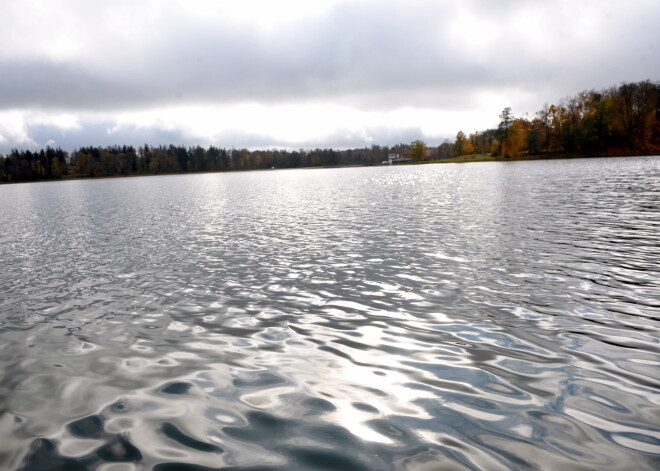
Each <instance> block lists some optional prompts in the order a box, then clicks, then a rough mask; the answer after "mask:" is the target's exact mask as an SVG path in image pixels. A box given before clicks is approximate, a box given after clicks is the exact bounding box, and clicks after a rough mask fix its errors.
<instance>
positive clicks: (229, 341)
mask: <svg viewBox="0 0 660 471" xmlns="http://www.w3.org/2000/svg"><path fill="white" fill-rule="evenodd" d="M0 221H1V224H2V225H1V226H0V266H1V270H0V468H1V469H8V470H19V469H20V470H30V471H33V470H50V469H73V470H79V469H80V470H85V469H90V470H92V469H94V470H103V471H119V470H121V471H125V470H149V469H156V470H160V471H165V470H198V471H199V470H207V469H216V468H219V469H225V468H228V469H254V470H256V469H262V470H263V469H271V470H307V469H310V470H311V469H340V470H363V469H365V470H394V469H396V470H399V469H409V470H431V469H434V470H435V469H443V470H444V469H447V470H495V471H497V470H528V469H543V470H548V469H549V470H555V469H556V470H565V469H579V470H612V469H635V470H652V469H658V468H660V427H659V425H660V408H659V404H660V392H659V386H660V369H659V368H658V367H659V365H660V361H659V360H660V355H659V352H660V340H659V338H660V336H659V331H660V322H659V320H660V271H659V266H660V252H659V249H658V247H660V160H658V159H657V158H626V159H589V160H586V159H583V160H571V161H545V162H518V163H500V162H493V163H480V164H469V165H425V166H418V167H378V168H353V169H326V170H281V171H280V170H278V171H265V172H245V173H227V174H206V175H181V176H163V177H140V178H128V179H110V180H87V181H69V182H53V183H38V184H34V183H33V184H21V185H9V186H2V187H0ZM58 467H59V468H58Z"/></svg>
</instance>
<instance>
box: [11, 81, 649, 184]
mask: <svg viewBox="0 0 660 471" xmlns="http://www.w3.org/2000/svg"><path fill="white" fill-rule="evenodd" d="M659 151H660V82H651V81H648V80H647V81H643V82H638V83H624V84H622V85H620V86H618V87H612V88H610V89H607V90H602V91H599V92H597V91H593V90H591V91H584V92H582V93H579V94H578V95H576V96H574V97H569V98H565V99H564V100H562V101H561V102H560V103H559V104H557V105H549V106H548V105H545V106H544V107H543V109H542V110H540V111H538V112H536V114H535V115H534V116H533V117H530V116H528V115H526V116H523V117H515V116H514V115H513V113H512V111H511V109H510V108H505V109H504V110H503V111H502V113H501V114H500V124H499V126H498V127H497V128H496V129H488V130H485V131H481V132H475V133H472V134H470V135H469V136H468V135H466V134H465V133H464V132H462V131H459V132H458V134H457V135H456V140H455V141H454V142H453V143H452V142H449V141H445V142H444V143H443V144H441V145H439V146H437V147H427V146H426V145H425V144H424V143H423V142H421V141H414V142H412V143H410V144H399V145H396V146H392V147H386V146H378V145H374V146H371V147H370V148H362V149H347V150H333V149H316V150H298V151H291V150H255V151H249V150H247V149H225V148H219V147H215V146H210V147H208V148H203V147H200V146H196V147H185V146H174V145H170V146H158V147H152V146H149V145H147V144H145V145H144V146H142V147H138V148H135V147H133V146H112V147H104V148H101V147H81V148H80V149H76V150H74V151H73V152H71V153H68V152H66V151H64V150H62V149H59V148H56V149H53V148H50V147H47V148H46V149H41V150H38V151H31V150H12V151H11V152H10V153H9V154H7V155H0V182H3V183H4V182H20V181H38V180H53V179H61V178H74V177H78V178H84V177H108V176H121V175H151V174H164V173H183V172H205V171H226V170H249V169H267V168H273V167H275V168H298V167H322V166H323V167H324V166H338V165H376V164H380V163H382V162H383V161H385V160H387V156H388V154H390V153H395V154H399V155H400V156H402V157H403V158H405V159H410V160H440V159H448V158H451V157H455V156H462V155H469V154H490V155H491V156H493V157H498V158H521V157H523V158H524V157H525V156H530V155H552V156H558V155H578V156H579V155H617V154H618V155H626V154H641V153H658V152H659Z"/></svg>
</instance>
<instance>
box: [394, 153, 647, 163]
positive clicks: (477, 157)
mask: <svg viewBox="0 0 660 471" xmlns="http://www.w3.org/2000/svg"><path fill="white" fill-rule="evenodd" d="M657 156H660V151H654V152H630V153H619V152H617V153H614V154H611V155H607V154H605V155H598V154H594V155H581V154H563V153H548V154H526V155H520V156H518V157H502V156H492V155H490V154H470V155H460V156H457V157H450V158H448V159H437V160H417V161H413V162H401V163H396V164H393V165H422V164H462V163H472V162H523V161H528V160H571V159H597V158H621V157H657Z"/></svg>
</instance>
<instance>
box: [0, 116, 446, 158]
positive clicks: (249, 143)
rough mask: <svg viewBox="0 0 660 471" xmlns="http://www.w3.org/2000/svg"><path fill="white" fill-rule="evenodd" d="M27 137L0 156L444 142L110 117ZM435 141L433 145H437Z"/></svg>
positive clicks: (368, 130) (408, 133) (37, 127)
mask: <svg viewBox="0 0 660 471" xmlns="http://www.w3.org/2000/svg"><path fill="white" fill-rule="evenodd" d="M25 128H26V129H25V131H26V134H27V137H28V139H29V140H30V142H32V144H31V145H27V144H26V143H25V142H18V141H13V140H11V139H7V138H6V139H5V140H4V141H0V154H7V153H9V152H10V151H11V149H14V148H29V147H32V148H35V149H39V148H43V147H45V146H47V145H50V146H51V147H61V148H62V149H64V150H66V151H69V152H71V151H73V150H74V149H76V148H80V147H83V146H102V147H103V146H113V145H133V146H141V145H143V144H149V145H154V146H157V145H170V144H175V145H184V146H195V145H203V146H209V145H215V146H218V147H225V148H231V147H234V148H243V147H245V148H250V149H272V148H289V149H314V148H335V149H345V148H359V147H370V146H371V145H372V144H379V145H393V144H398V143H402V142H411V141H413V140H415V139H423V140H425V141H426V142H428V143H429V144H430V145H437V144H440V143H441V142H442V140H443V139H437V138H436V139H435V140H434V139H433V138H431V137H429V136H425V135H424V133H423V132H422V130H421V129H420V128H418V127H384V126H376V127H374V126H367V127H365V128H364V129H349V128H339V129H336V130H335V131H334V132H332V133H330V134H328V135H326V136H323V137H320V138H313V139H301V140H297V141H288V140H283V139H281V138H280V137H278V136H273V135H268V134H265V133H259V132H254V131H245V130H239V129H226V130H222V131H220V132H219V133H218V134H216V135H215V136H213V137H212V138H200V137H199V136H196V135H192V134H187V133H184V132H182V131H180V130H176V129H175V130H172V129H165V128H164V127H162V126H160V125H157V124H153V125H150V126H136V125H133V124H120V125H118V124H117V122H116V121H114V120H111V119H101V120H81V121H80V122H79V125H78V126H77V127H76V128H73V129H63V128H61V127H58V126H56V125H53V124H43V123H30V122H27V123H26V124H25ZM436 141H437V142H436Z"/></svg>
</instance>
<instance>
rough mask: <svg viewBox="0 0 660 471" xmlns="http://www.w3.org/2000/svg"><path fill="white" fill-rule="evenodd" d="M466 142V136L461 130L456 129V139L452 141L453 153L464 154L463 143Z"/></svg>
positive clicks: (456, 154)
mask: <svg viewBox="0 0 660 471" xmlns="http://www.w3.org/2000/svg"><path fill="white" fill-rule="evenodd" d="M466 142H467V137H466V136H465V133H464V132H463V131H458V133H457V134H456V141H454V155H455V156H459V155H464V154H465V143H466Z"/></svg>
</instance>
